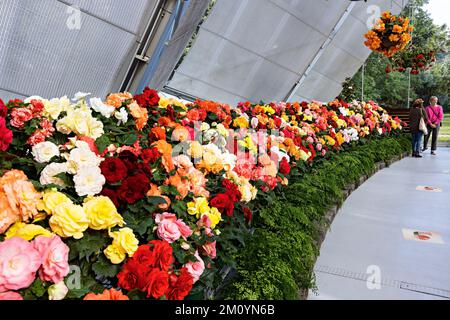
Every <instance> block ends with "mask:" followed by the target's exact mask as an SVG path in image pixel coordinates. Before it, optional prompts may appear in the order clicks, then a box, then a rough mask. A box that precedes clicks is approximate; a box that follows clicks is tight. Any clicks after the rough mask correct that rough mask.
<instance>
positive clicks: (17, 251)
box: [0, 237, 41, 292]
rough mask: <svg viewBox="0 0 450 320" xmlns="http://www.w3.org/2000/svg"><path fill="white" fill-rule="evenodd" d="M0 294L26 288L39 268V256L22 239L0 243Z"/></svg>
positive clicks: (11, 239)
mask: <svg viewBox="0 0 450 320" xmlns="http://www.w3.org/2000/svg"><path fill="white" fill-rule="evenodd" d="M0 252H1V254H0V292H7V291H10V290H20V289H23V288H28V287H29V286H30V285H31V284H32V283H33V281H34V279H35V277H36V272H37V271H38V269H39V267H40V266H41V255H40V254H39V252H38V251H37V250H36V249H35V248H34V247H33V245H32V244H31V243H29V242H28V241H26V240H24V239H22V238H17V237H14V238H10V239H7V240H5V241H4V242H2V243H0Z"/></svg>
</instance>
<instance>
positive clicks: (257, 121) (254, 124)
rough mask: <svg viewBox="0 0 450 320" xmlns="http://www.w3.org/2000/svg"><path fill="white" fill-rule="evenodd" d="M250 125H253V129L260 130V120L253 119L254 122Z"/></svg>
mask: <svg viewBox="0 0 450 320" xmlns="http://www.w3.org/2000/svg"><path fill="white" fill-rule="evenodd" d="M250 123H251V125H252V128H253V129H256V128H258V125H259V120H258V118H252V121H251V122H250Z"/></svg>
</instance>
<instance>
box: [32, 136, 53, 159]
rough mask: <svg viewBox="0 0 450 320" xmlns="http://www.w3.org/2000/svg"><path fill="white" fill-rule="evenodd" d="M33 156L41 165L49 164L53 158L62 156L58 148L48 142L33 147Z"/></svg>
mask: <svg viewBox="0 0 450 320" xmlns="http://www.w3.org/2000/svg"><path fill="white" fill-rule="evenodd" d="M31 154H32V155H33V157H34V160H36V161H37V162H39V163H46V162H49V161H50V160H51V159H52V158H53V157H57V156H59V155H60V153H59V148H58V146H57V145H56V144H54V143H52V142H48V141H46V142H41V143H38V144H37V145H35V146H33V148H32V151H31Z"/></svg>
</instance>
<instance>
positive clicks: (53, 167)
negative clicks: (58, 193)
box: [39, 163, 68, 187]
mask: <svg viewBox="0 0 450 320" xmlns="http://www.w3.org/2000/svg"><path fill="white" fill-rule="evenodd" d="M67 170H68V167H67V163H50V164H49V165H48V166H46V167H45V168H44V170H42V172H41V177H40V179H39V182H40V183H41V184H42V185H44V186H45V185H48V184H56V185H58V186H62V187H63V186H64V181H63V180H61V179H60V178H57V177H56V176H57V175H58V174H60V173H66V172H67Z"/></svg>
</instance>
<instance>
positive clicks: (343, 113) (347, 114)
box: [339, 107, 349, 117]
mask: <svg viewBox="0 0 450 320" xmlns="http://www.w3.org/2000/svg"><path fill="white" fill-rule="evenodd" d="M339 111H340V112H341V114H342V115H343V116H344V117H348V116H349V110H348V109H347V108H344V107H341V108H339Z"/></svg>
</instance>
